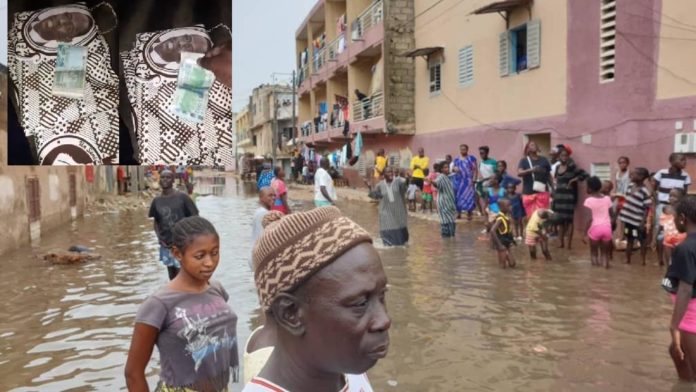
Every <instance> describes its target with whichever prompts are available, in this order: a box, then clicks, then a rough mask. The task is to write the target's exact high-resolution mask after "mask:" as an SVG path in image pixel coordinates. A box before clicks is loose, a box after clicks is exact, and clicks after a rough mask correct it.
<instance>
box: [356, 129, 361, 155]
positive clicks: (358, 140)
mask: <svg viewBox="0 0 696 392" xmlns="http://www.w3.org/2000/svg"><path fill="white" fill-rule="evenodd" d="M362 148H363V140H362V134H361V133H360V132H358V134H357V135H356V136H355V155H356V156H360V153H361V152H362Z"/></svg>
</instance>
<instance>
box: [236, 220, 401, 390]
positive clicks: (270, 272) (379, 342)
mask: <svg viewBox="0 0 696 392" xmlns="http://www.w3.org/2000/svg"><path fill="white" fill-rule="evenodd" d="M254 278H255V280H256V287H257V289H258V292H259V298H260V301H261V306H262V308H263V310H264V312H265V313H266V318H267V319H268V320H269V322H267V324H266V326H268V325H272V327H271V328H273V329H274V330H275V333H273V334H267V336H272V337H271V338H270V339H267V342H266V343H265V344H262V345H253V344H251V342H250V344H248V347H247V351H249V352H251V354H250V355H254V353H253V351H255V350H261V349H262V348H268V347H272V352H271V353H270V355H269V357H268V359H267V360H266V361H265V365H264V366H263V367H262V369H261V370H260V372H259V373H258V375H256V374H254V377H253V378H252V379H251V381H250V382H249V383H248V384H247V385H246V387H245V388H244V392H264V391H266V392H267V391H291V392H300V391H330V392H333V391H347V392H353V391H354V392H358V391H364V392H371V391H372V388H371V386H370V384H369V381H368V380H367V377H366V376H365V374H364V373H365V372H366V371H367V370H368V369H370V368H372V367H373V366H374V365H375V364H376V363H377V361H378V360H379V359H380V358H383V357H384V356H386V354H387V351H388V348H389V332H388V331H389V327H390V326H391V320H390V318H389V316H388V315H387V309H386V306H385V299H384V297H385V292H386V285H387V278H386V275H385V273H384V269H383V268H382V262H381V261H380V258H379V255H378V254H377V251H376V250H375V248H374V247H373V246H372V239H371V237H370V235H369V234H368V233H367V232H366V231H365V230H364V229H363V228H361V227H360V226H358V225H357V224H356V223H355V222H353V221H351V220H350V219H348V218H346V217H344V216H342V215H341V213H340V211H339V210H338V209H337V208H336V207H322V208H317V209H314V210H312V211H309V212H302V213H297V214H292V215H286V216H284V215H282V214H280V213H278V212H277V211H271V212H269V213H268V215H266V217H265V218H264V231H263V234H262V235H261V237H260V238H259V241H258V242H257V244H256V246H255V247H254ZM266 326H264V329H265V328H266ZM261 333H263V331H262V332H261ZM252 338H253V336H252ZM252 338H250V341H251V340H252ZM250 346H254V347H252V348H249V347H250ZM247 370H249V369H247ZM247 370H245V372H246V371H247ZM252 371H256V370H252Z"/></svg>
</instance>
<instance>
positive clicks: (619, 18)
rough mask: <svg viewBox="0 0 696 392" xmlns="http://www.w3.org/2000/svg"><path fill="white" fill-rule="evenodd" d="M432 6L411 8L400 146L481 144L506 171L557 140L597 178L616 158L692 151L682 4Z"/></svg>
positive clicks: (690, 57)
mask: <svg viewBox="0 0 696 392" xmlns="http://www.w3.org/2000/svg"><path fill="white" fill-rule="evenodd" d="M431 3H432V1H416V10H415V11H416V14H421V13H423V15H422V16H420V17H419V18H418V20H416V34H415V38H416V48H429V49H428V50H427V54H425V55H424V56H423V59H422V60H421V59H419V60H417V63H416V128H417V129H418V133H417V135H416V136H415V137H414V138H413V139H412V140H411V142H410V145H411V148H413V149H415V148H417V147H418V146H424V147H425V148H426V150H427V151H428V152H429V154H430V155H431V156H434V157H443V156H444V154H447V153H450V154H456V153H457V148H456V146H457V145H458V144H459V143H467V144H469V145H470V146H471V147H472V148H476V147H477V146H480V145H488V146H490V147H491V149H492V155H493V156H495V157H497V158H498V159H502V158H505V159H508V160H511V161H513V163H512V164H511V167H512V168H516V166H517V161H518V160H519V159H520V158H521V156H522V148H523V145H524V144H525V143H526V142H527V141H529V140H535V141H537V142H538V143H539V144H540V145H541V146H542V149H544V150H545V151H548V149H549V147H550V146H552V145H556V144H559V143H562V144H568V145H570V146H572V148H573V151H574V158H575V160H576V161H577V162H578V163H580V164H581V165H582V167H584V168H585V169H587V170H588V171H592V172H593V173H595V174H597V175H599V176H600V177H605V178H608V177H609V176H610V172H611V168H612V167H613V166H615V162H616V159H617V157H618V156H620V155H626V156H629V157H631V158H632V162H633V163H634V165H641V166H646V167H648V168H651V169H659V168H661V167H664V166H666V165H667V156H668V155H669V153H671V152H673V151H675V148H677V149H678V150H681V151H686V152H696V145H694V144H693V142H694V141H696V139H694V136H695V135H696V133H694V131H696V77H695V76H694V75H696V74H694V69H696V14H694V13H693V12H690V10H691V11H693V3H692V2H691V1H689V0H669V1H661V0H648V1H631V0H588V1H570V0H568V1H556V0H537V1H529V0H516V1H503V2H481V1H463V2H457V3H450V4H452V5H450V4H448V3H443V4H441V5H438V6H436V7H434V8H432V9H430V10H428V7H429V6H430V5H431ZM501 16H502V17H501ZM689 26H690V27H689ZM682 133H687V135H686V136H682V135H681V134H682ZM682 139H683V140H684V141H685V144H686V146H683V145H682V143H681V140H682ZM675 142H676V145H675Z"/></svg>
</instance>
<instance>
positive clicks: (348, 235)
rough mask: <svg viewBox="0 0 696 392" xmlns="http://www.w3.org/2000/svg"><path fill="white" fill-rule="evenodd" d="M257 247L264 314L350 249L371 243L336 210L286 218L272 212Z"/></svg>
mask: <svg viewBox="0 0 696 392" xmlns="http://www.w3.org/2000/svg"><path fill="white" fill-rule="evenodd" d="M263 223H264V230H263V234H262V235H261V238H259V240H258V241H257V242H256V245H255V247H254V255H253V258H254V278H255V280H256V288H257V289H258V291H259V299H260V302H261V306H262V307H263V309H264V311H266V310H268V308H269V307H270V306H271V304H272V303H273V300H274V299H275V298H276V296H277V295H278V294H280V293H283V292H290V291H292V290H294V289H295V288H297V287H298V286H299V285H300V284H301V283H302V282H304V281H305V280H306V279H307V278H308V277H310V276H312V275H313V274H314V273H316V272H317V271H319V270H320V269H322V268H324V267H325V266H327V265H328V264H330V263H332V262H334V261H335V260H336V259H337V258H339V257H340V256H341V255H342V254H344V253H345V252H347V251H348V250H349V249H351V248H353V247H355V246H356V245H358V244H360V243H363V242H370V243H371V242H372V238H371V237H370V234H369V233H368V232H367V231H365V229H363V228H362V227H360V226H358V224H356V223H355V222H353V221H352V220H350V219H348V218H346V217H344V216H342V215H341V212H340V210H339V209H338V208H336V207H321V208H316V209H314V210H311V211H308V212H301V213H295V214H291V215H283V214H282V213H280V212H278V211H271V212H269V213H268V214H267V215H266V216H265V217H264V220H263Z"/></svg>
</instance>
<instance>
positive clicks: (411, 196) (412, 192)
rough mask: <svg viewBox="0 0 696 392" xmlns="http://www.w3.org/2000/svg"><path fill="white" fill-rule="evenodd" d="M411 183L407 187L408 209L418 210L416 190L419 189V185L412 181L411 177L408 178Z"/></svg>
mask: <svg viewBox="0 0 696 392" xmlns="http://www.w3.org/2000/svg"><path fill="white" fill-rule="evenodd" d="M408 181H409V184H408V188H406V199H407V200H408V210H409V211H413V212H415V211H416V192H417V191H418V186H416V184H415V183H414V182H412V180H411V178H409V179H408Z"/></svg>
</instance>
